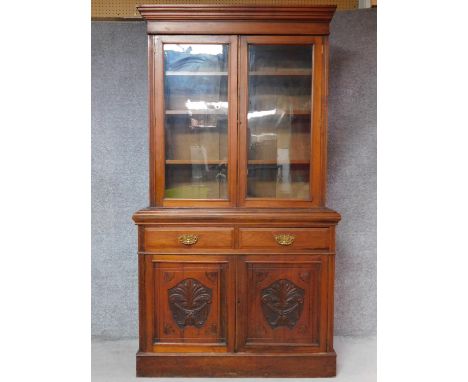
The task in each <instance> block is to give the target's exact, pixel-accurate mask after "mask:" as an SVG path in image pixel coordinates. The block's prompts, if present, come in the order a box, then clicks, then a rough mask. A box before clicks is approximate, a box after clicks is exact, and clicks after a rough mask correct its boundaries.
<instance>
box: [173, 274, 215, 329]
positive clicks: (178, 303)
mask: <svg viewBox="0 0 468 382" xmlns="http://www.w3.org/2000/svg"><path fill="white" fill-rule="evenodd" d="M168 294H169V307H170V309H171V312H172V316H173V318H174V321H175V322H176V323H177V325H178V326H179V327H180V328H185V327H186V326H195V327H196V328H201V327H202V326H203V325H204V324H205V322H206V320H207V318H208V314H209V312H210V306H211V302H212V290H211V289H210V288H208V287H206V286H205V285H203V284H202V283H201V282H199V281H198V280H195V279H192V278H188V279H185V280H182V281H181V282H180V283H178V284H177V285H176V286H175V287H173V288H171V289H169V290H168Z"/></svg>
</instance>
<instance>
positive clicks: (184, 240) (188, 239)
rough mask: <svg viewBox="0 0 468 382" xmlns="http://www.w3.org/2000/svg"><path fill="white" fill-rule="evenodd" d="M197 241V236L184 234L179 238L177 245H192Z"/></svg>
mask: <svg viewBox="0 0 468 382" xmlns="http://www.w3.org/2000/svg"><path fill="white" fill-rule="evenodd" d="M197 241H198V235H191V234H188V233H186V234H184V235H180V236H179V243H180V244H184V245H193V244H195V243H196V242H197Z"/></svg>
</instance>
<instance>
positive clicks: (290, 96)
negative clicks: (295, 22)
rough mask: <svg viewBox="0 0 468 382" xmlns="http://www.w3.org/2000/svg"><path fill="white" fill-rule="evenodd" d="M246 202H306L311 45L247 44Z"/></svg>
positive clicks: (309, 137)
mask: <svg viewBox="0 0 468 382" xmlns="http://www.w3.org/2000/svg"><path fill="white" fill-rule="evenodd" d="M248 52H249V77H248V86H249V87H248V91H249V99H248V102H249V104H248V107H249V109H248V114H247V124H248V127H247V136H248V148H247V150H248V151H247V153H248V157H247V158H248V179H247V197H248V198H276V199H309V197H310V192H309V187H310V184H309V182H310V179H309V173H310V140H311V93H312V45H249V47H248Z"/></svg>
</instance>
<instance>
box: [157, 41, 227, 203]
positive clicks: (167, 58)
mask: <svg viewBox="0 0 468 382" xmlns="http://www.w3.org/2000/svg"><path fill="white" fill-rule="evenodd" d="M228 52H229V46H228V45H227V44H165V45H164V92H165V107H166V120H165V136H166V142H165V147H166V190H165V197H166V198H180V199H227V197H228V194H227V189H228V187H227V181H228V179H227V166H228V163H227V154H228V150H227V146H228V134H227V129H228V123H227V116H228V98H227V94H228V74H227V68H228Z"/></svg>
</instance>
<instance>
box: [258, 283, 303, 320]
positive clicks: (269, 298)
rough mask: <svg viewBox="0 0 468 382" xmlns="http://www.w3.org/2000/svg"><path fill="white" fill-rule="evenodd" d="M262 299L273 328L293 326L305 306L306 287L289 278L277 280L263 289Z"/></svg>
mask: <svg viewBox="0 0 468 382" xmlns="http://www.w3.org/2000/svg"><path fill="white" fill-rule="evenodd" d="M261 301H262V310H263V314H264V316H265V319H266V320H267V321H268V323H269V324H270V326H271V327H272V328H273V329H274V328H277V327H278V326H287V327H289V328H293V327H294V326H295V325H296V323H297V321H298V320H299V317H300V315H301V313H302V307H303V306H304V289H302V288H299V287H298V286H297V285H295V284H294V283H293V282H291V281H289V280H286V279H281V280H277V281H275V282H274V283H273V284H271V285H270V286H269V287H268V288H265V289H262V297H261Z"/></svg>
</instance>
